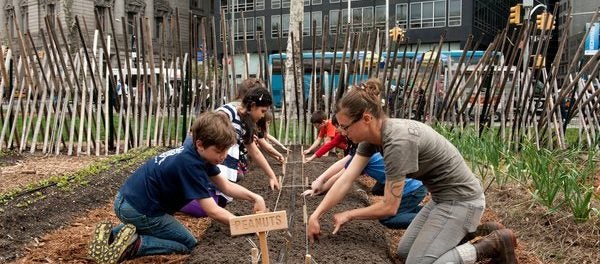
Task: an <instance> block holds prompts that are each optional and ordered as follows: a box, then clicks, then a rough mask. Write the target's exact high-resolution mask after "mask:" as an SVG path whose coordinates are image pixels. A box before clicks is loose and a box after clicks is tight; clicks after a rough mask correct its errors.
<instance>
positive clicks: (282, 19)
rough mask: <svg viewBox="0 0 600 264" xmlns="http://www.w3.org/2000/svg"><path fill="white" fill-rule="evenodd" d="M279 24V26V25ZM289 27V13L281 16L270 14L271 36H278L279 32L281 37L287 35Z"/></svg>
mask: <svg viewBox="0 0 600 264" xmlns="http://www.w3.org/2000/svg"><path fill="white" fill-rule="evenodd" d="M280 25H281V27H280ZM289 29H290V14H284V15H283V16H280V15H274V16H271V37H272V38H279V32H281V37H282V38H285V37H287V36H288V33H289Z"/></svg>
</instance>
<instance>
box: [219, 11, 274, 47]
mask: <svg viewBox="0 0 600 264" xmlns="http://www.w3.org/2000/svg"><path fill="white" fill-rule="evenodd" d="M264 19H265V18H264V17H247V18H244V19H242V18H236V19H234V20H233V21H234V25H233V26H234V32H233V33H232V35H231V36H228V37H230V38H233V40H237V41H243V40H244V32H245V37H246V40H252V39H255V38H256V36H257V34H259V35H260V36H261V37H263V36H264V35H263V25H264ZM230 28H231V19H228V20H227V29H228V30H229V29H230ZM219 38H220V40H221V41H223V32H221V34H220V37H219Z"/></svg>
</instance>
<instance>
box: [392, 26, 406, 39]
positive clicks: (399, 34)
mask: <svg viewBox="0 0 600 264" xmlns="http://www.w3.org/2000/svg"><path fill="white" fill-rule="evenodd" d="M390 39H391V40H392V41H398V40H401V41H402V40H404V30H403V29H402V28H400V27H394V28H392V29H390Z"/></svg>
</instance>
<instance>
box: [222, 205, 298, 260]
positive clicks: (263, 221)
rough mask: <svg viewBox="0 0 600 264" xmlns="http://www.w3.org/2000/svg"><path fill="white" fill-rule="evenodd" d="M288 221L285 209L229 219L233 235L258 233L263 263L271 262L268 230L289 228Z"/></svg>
mask: <svg viewBox="0 0 600 264" xmlns="http://www.w3.org/2000/svg"><path fill="white" fill-rule="evenodd" d="M287 228H288V221H287V214H286V212H285V211H277V212H272V213H257V214H253V215H244V216H238V217H234V218H232V219H230V220H229V229H230V231H231V235H232V236H237V235H243V234H251V233H258V240H259V241H260V251H261V254H262V263H263V264H268V263H269V248H268V247H267V231H270V230H280V229H287Z"/></svg>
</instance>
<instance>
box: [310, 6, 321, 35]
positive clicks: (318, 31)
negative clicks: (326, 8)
mask: <svg viewBox="0 0 600 264" xmlns="http://www.w3.org/2000/svg"><path fill="white" fill-rule="evenodd" d="M312 19H313V20H315V22H316V28H315V32H316V34H317V36H321V34H323V13H321V11H315V12H312ZM311 25H312V22H311Z"/></svg>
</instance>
